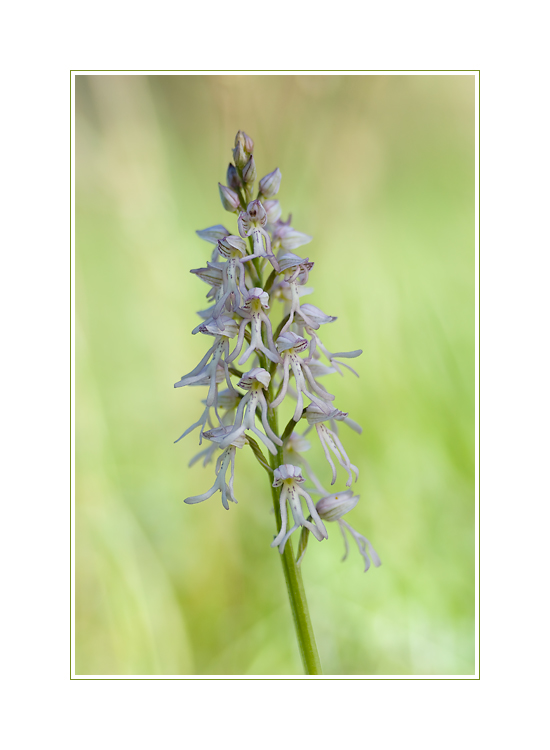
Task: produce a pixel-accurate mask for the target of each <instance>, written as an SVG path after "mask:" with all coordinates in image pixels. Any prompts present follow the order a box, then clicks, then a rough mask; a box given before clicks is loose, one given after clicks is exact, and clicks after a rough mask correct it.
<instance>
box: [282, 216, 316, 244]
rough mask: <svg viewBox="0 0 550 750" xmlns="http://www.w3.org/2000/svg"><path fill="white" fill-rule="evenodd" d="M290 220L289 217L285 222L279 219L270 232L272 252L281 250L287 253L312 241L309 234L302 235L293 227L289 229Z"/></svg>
mask: <svg viewBox="0 0 550 750" xmlns="http://www.w3.org/2000/svg"><path fill="white" fill-rule="evenodd" d="M291 219H292V217H291V216H289V217H288V219H287V221H281V219H279V220H278V221H277V222H276V224H275V225H274V227H273V232H272V234H273V250H274V251H275V250H278V249H279V248H282V249H283V250H285V251H287V252H288V251H289V250H296V248H297V247H301V245H307V243H308V242H311V240H312V239H313V237H310V236H309V234H304V233H303V232H299V231H298V230H297V229H294V227H291V226H290V221H291Z"/></svg>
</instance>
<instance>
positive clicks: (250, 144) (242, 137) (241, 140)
mask: <svg viewBox="0 0 550 750" xmlns="http://www.w3.org/2000/svg"><path fill="white" fill-rule="evenodd" d="M238 145H241V146H242V147H243V149H244V150H245V151H246V152H247V154H249V155H250V154H251V153H252V152H253V151H254V141H253V140H252V138H251V137H250V136H249V135H247V134H246V133H245V132H244V130H239V131H238V132H237V135H236V136H235V147H237V146H238Z"/></svg>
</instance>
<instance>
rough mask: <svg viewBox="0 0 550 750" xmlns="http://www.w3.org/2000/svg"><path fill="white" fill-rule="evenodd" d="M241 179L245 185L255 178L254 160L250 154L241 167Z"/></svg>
mask: <svg viewBox="0 0 550 750" xmlns="http://www.w3.org/2000/svg"><path fill="white" fill-rule="evenodd" d="M243 180H244V182H245V184H246V185H251V184H252V183H253V182H255V180H256V162H255V161H254V157H253V156H251V157H250V159H249V160H248V161H247V162H246V165H245V167H244V169H243Z"/></svg>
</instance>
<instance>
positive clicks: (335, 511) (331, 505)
mask: <svg viewBox="0 0 550 750" xmlns="http://www.w3.org/2000/svg"><path fill="white" fill-rule="evenodd" d="M358 502H359V496H358V495H355V496H354V495H353V490H345V491H344V492H335V493H334V494H333V495H327V496H326V497H323V498H321V500H319V501H318V502H317V504H316V506H315V507H316V509H317V512H318V514H319V516H320V517H321V518H322V519H323V520H324V521H329V522H335V521H336V522H338V525H339V526H340V530H341V532H342V536H343V537H344V547H345V553H344V557H343V558H342V561H344V560H345V559H346V557H347V556H348V552H349V546H348V540H347V539H346V534H345V532H344V529H347V531H348V533H349V534H351V536H352V537H353V538H354V539H355V541H356V542H357V546H358V547H359V552H360V553H361V555H362V556H363V559H364V561H365V573H366V572H367V570H368V569H369V568H370V560H369V556H368V554H367V548H368V551H369V553H370V556H371V558H372V562H373V563H374V565H375V567H377V568H378V567H379V566H380V565H381V564H382V563H381V562H380V558H379V557H378V555H377V553H376V550H375V549H374V547H373V546H372V544H371V543H370V542H369V540H368V539H367V537H365V536H363V535H362V534H360V533H359V532H358V531H356V530H355V529H354V528H353V527H352V526H350V524H349V523H347V522H346V521H344V520H343V519H342V516H344V515H345V514H346V513H349V512H350V510H353V508H355V506H356V505H357V503H358ZM304 551H305V550H304ZM302 557H303V553H302ZM300 559H301V558H300ZM298 562H300V561H298Z"/></svg>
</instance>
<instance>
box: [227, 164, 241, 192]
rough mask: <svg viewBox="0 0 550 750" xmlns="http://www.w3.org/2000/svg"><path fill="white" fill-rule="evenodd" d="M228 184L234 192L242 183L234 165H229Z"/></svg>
mask: <svg viewBox="0 0 550 750" xmlns="http://www.w3.org/2000/svg"><path fill="white" fill-rule="evenodd" d="M227 184H228V185H229V187H230V188H231V189H232V190H238V189H239V188H240V187H241V185H242V182H241V181H240V179H239V173H238V172H237V169H236V167H235V165H234V164H229V166H228V167H227Z"/></svg>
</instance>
